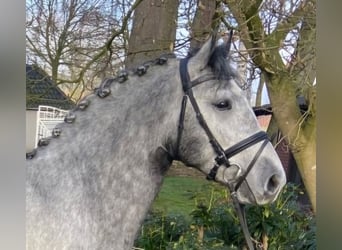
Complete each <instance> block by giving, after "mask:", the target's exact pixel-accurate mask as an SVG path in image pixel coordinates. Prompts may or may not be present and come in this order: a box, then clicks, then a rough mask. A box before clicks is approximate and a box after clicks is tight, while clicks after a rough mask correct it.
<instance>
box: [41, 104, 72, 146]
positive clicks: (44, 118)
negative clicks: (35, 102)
mask: <svg viewBox="0 0 342 250" xmlns="http://www.w3.org/2000/svg"><path fill="white" fill-rule="evenodd" d="M67 113H68V111H67V110H63V109H58V108H55V107H50V106H43V105H40V106H39V107H38V114H37V130H36V131H37V133H36V140H35V146H37V145H38V141H39V140H40V139H41V138H46V137H49V136H51V133H52V130H53V128H54V127H55V126H56V125H57V124H58V123H61V122H63V121H64V117H65V116H66V114H67Z"/></svg>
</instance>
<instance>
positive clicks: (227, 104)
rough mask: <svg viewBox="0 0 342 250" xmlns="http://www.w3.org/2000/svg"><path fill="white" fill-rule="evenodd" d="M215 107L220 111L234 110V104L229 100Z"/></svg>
mask: <svg viewBox="0 0 342 250" xmlns="http://www.w3.org/2000/svg"><path fill="white" fill-rule="evenodd" d="M214 105H215V107H216V108H217V109H218V110H220V111H223V110H229V109H231V108H232V104H231V103H230V101H229V100H224V101H220V102H218V103H216V104H214Z"/></svg>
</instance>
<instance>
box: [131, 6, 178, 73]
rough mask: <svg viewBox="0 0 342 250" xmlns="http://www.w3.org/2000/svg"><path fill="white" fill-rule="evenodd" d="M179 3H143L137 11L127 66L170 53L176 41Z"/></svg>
mask: <svg viewBox="0 0 342 250" xmlns="http://www.w3.org/2000/svg"><path fill="white" fill-rule="evenodd" d="M178 5H179V1H178V0H145V1H142V2H141V3H140V4H139V6H138V7H137V8H136V10H135V13H134V18H133V26H132V32H131V34H130V37H129V40H128V53H127V58H126V61H125V64H126V67H128V68H129V67H133V66H137V64H139V63H143V62H144V61H147V60H149V59H152V58H156V57H158V56H160V55H161V54H163V53H171V52H173V49H174V41H175V38H176V24H177V13H178Z"/></svg>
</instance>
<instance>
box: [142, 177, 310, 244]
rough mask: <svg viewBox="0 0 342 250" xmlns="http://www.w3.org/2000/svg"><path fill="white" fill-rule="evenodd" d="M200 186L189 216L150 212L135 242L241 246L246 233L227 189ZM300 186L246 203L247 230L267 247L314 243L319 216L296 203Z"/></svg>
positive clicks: (214, 186) (287, 187)
mask: <svg viewBox="0 0 342 250" xmlns="http://www.w3.org/2000/svg"><path fill="white" fill-rule="evenodd" d="M202 189H205V192H204V191H203V190H199V191H198V192H194V193H193V195H192V196H191V197H192V198H191V199H194V200H195V204H196V205H195V207H194V208H193V210H192V212H191V213H190V214H189V216H182V215H177V214H171V213H169V214H163V213H162V212H156V211H154V212H152V213H151V214H150V215H149V216H148V218H147V219H146V221H145V223H144V225H143V226H142V228H141V232H140V235H139V237H138V239H137V240H136V246H137V247H140V248H143V249H145V250H155V249H160V250H161V249H163V250H164V249H165V250H169V249H177V250H180V249H182V250H185V249H186V250H208V249H215V250H228V249H241V248H242V247H243V245H244V238H243V235H242V232H241V227H240V224H239V221H238V219H237V217H236V214H235V211H234V208H233V205H232V204H231V203H230V202H229V197H227V192H226V190H223V189H222V188H218V186H216V185H204V186H203V187H202ZM208 190H211V192H208ZM300 192H302V191H301V190H300V189H299V188H298V187H296V186H294V185H292V184H287V186H286V187H285V188H284V190H283V191H282V194H281V195H280V197H279V198H278V200H277V201H276V202H274V203H273V204H269V205H266V206H247V207H246V215H247V222H248V227H249V231H250V232H251V235H252V237H253V238H254V239H255V240H256V241H257V242H260V243H264V245H266V244H267V245H268V248H267V249H269V250H273V249H276V250H282V249H284V250H285V249H286V250H287V249H308V250H313V249H316V220H315V218H314V217H313V215H312V214H311V213H310V212H307V211H303V210H302V209H301V208H300V206H299V204H298V203H297V201H296V200H297V198H298V196H299V195H300ZM204 193H206V194H207V195H203V194H204ZM208 193H210V195H208Z"/></svg>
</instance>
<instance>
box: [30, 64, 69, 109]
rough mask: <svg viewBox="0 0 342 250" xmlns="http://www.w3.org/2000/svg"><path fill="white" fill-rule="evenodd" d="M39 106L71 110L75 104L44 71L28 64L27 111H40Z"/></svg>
mask: <svg viewBox="0 0 342 250" xmlns="http://www.w3.org/2000/svg"><path fill="white" fill-rule="evenodd" d="M39 105H46V106H52V107H56V108H60V109H65V110H69V109H72V108H73V107H74V106H75V103H74V102H73V101H72V100H71V99H70V98H68V97H67V96H66V95H65V93H64V92H63V91H62V90H61V89H60V88H59V87H58V86H57V85H56V84H55V83H53V82H52V80H51V77H50V76H49V75H48V74H47V73H46V72H45V71H44V70H43V69H41V68H40V67H38V66H36V65H28V64H26V109H38V106H39Z"/></svg>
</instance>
